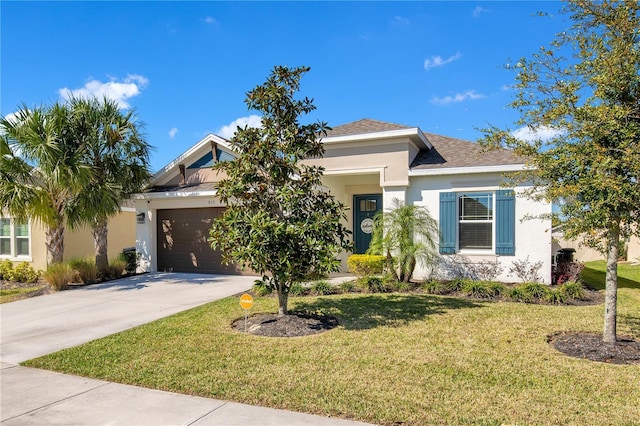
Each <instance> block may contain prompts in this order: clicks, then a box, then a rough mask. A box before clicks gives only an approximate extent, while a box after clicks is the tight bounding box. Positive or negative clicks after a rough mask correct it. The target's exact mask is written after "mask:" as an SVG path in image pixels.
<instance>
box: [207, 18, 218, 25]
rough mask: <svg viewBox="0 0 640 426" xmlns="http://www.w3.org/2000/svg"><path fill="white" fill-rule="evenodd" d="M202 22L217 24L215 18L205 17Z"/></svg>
mask: <svg viewBox="0 0 640 426" xmlns="http://www.w3.org/2000/svg"><path fill="white" fill-rule="evenodd" d="M204 22H205V23H206V24H217V23H218V21H217V20H216V18H214V17H212V16H206V17H205V18H204Z"/></svg>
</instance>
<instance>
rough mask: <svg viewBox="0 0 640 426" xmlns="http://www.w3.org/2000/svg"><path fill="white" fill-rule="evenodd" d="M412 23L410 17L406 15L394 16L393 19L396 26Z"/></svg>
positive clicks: (392, 22)
mask: <svg viewBox="0 0 640 426" xmlns="http://www.w3.org/2000/svg"><path fill="white" fill-rule="evenodd" d="M410 23H411V21H409V19H407V18H405V17H404V16H394V17H393V20H392V21H391V24H392V25H394V26H401V25H402V26H404V25H409V24H410Z"/></svg>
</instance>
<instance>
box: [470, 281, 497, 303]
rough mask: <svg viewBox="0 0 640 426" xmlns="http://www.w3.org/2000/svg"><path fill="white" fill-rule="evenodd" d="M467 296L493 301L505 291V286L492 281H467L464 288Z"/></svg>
mask: <svg viewBox="0 0 640 426" xmlns="http://www.w3.org/2000/svg"><path fill="white" fill-rule="evenodd" d="M461 291H462V293H463V294H464V295H465V296H470V297H476V298H478V299H491V298H494V297H498V296H500V295H501V294H502V293H504V291H505V287H504V285H502V284H500V283H496V282H492V281H466V282H465V283H464V284H463V286H462V290H461Z"/></svg>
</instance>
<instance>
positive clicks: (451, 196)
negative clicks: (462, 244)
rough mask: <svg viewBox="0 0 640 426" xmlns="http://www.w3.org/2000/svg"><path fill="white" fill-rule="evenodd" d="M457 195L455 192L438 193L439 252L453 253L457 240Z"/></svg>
mask: <svg viewBox="0 0 640 426" xmlns="http://www.w3.org/2000/svg"><path fill="white" fill-rule="evenodd" d="M456 202H457V195H456V193H455V192H441V193H440V253H441V254H455V252H456V241H457V232H456V230H457V228H458V223H457V215H456V210H457V209H456Z"/></svg>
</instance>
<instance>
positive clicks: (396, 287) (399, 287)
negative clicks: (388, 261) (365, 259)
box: [387, 280, 413, 292]
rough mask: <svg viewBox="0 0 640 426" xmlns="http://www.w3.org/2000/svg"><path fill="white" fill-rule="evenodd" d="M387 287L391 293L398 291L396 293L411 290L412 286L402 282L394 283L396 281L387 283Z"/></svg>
mask: <svg viewBox="0 0 640 426" xmlns="http://www.w3.org/2000/svg"><path fill="white" fill-rule="evenodd" d="M387 286H388V287H389V288H391V290H392V291H398V292H408V291H411V290H412V289H413V286H412V285H411V283H405V282H403V281H396V280H393V281H391V282H389V283H388V284H387Z"/></svg>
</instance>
